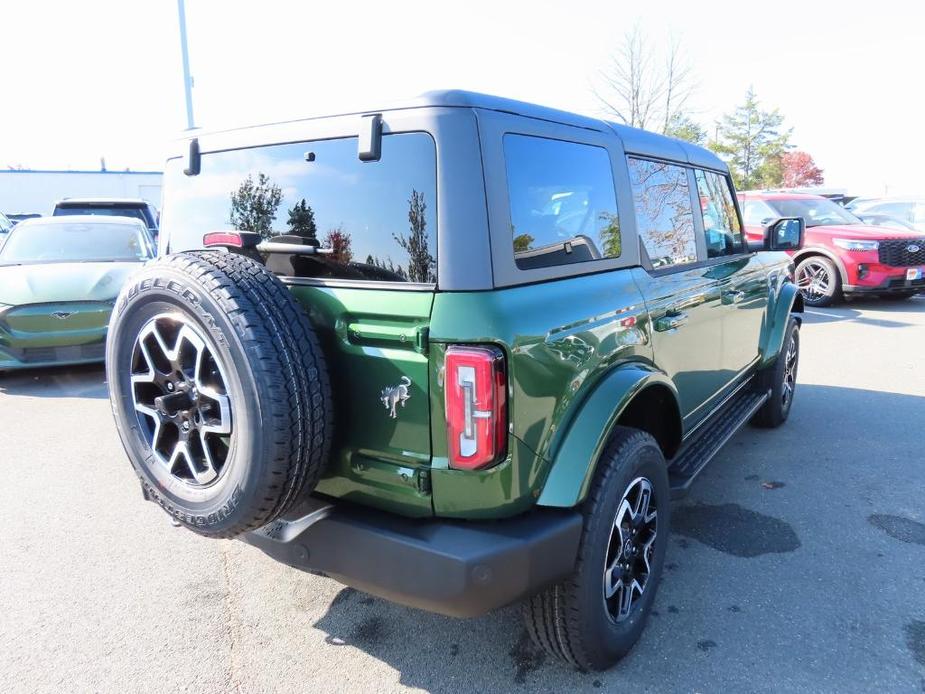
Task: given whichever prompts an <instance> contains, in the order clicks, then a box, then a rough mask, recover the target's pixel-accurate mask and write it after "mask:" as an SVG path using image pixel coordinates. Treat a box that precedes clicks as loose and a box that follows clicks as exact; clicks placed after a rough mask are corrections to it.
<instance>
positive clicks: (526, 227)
mask: <svg viewBox="0 0 925 694" xmlns="http://www.w3.org/2000/svg"><path fill="white" fill-rule="evenodd" d="M504 158H505V166H506V170H507V184H508V196H509V199H510V205H511V234H512V241H513V245H514V260H515V262H516V263H517V267H518V268H520V269H522V270H523V269H531V268H539V267H550V266H553V265H568V264H571V263H581V262H585V261H589V260H600V259H602V258H616V257H618V256H619V255H620V253H621V252H622V248H621V236H620V219H619V216H618V215H617V198H616V193H615V192H614V183H613V170H612V168H611V163H610V156H609V155H608V154H607V150H605V149H604V148H602V147H596V146H593V145H583V144H578V143H576V142H564V141H562V140H551V139H548V138H542V137H533V136H527V135H513V134H508V135H505V136H504Z"/></svg>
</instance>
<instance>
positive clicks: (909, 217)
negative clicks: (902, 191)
mask: <svg viewBox="0 0 925 694" xmlns="http://www.w3.org/2000/svg"><path fill="white" fill-rule="evenodd" d="M847 207H848V209H849V210H850V211H851V212H854V214H856V215H858V216H863V215H868V214H878V215H889V216H890V217H892V218H893V219H896V220H899V221H901V222H905V223H906V224H909V225H911V226H912V228H914V229H915V230H916V231H925V198H858V199H856V200H853V201H851V202H850V203H849V204H848V205H847Z"/></svg>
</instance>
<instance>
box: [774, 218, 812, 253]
mask: <svg viewBox="0 0 925 694" xmlns="http://www.w3.org/2000/svg"><path fill="white" fill-rule="evenodd" d="M805 233H806V222H805V221H804V220H803V218H802V217H782V218H780V219H777V220H775V221H773V222H771V223H770V224H768V225H767V226H765V228H764V244H765V249H767V250H769V251H798V250H800V249H801V248H802V247H803V235H804V234H805Z"/></svg>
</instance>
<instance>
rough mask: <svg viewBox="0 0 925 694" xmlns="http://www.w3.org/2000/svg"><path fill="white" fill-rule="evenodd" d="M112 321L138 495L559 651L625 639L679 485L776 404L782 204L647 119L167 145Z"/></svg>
mask: <svg viewBox="0 0 925 694" xmlns="http://www.w3.org/2000/svg"><path fill="white" fill-rule="evenodd" d="M164 183H165V195H164V200H165V204H164V208H163V213H162V223H161V236H160V251H161V256H162V257H160V258H159V259H158V260H157V261H156V262H154V263H151V264H149V265H147V266H146V267H145V268H144V269H143V270H142V271H141V272H139V273H138V275H136V276H135V277H134V278H133V279H132V280H131V281H130V282H129V284H128V285H127V286H126V287H125V288H124V289H123V291H122V293H121V295H120V297H119V300H118V302H117V305H116V309H115V311H114V314H113V319H112V324H111V327H110V332H109V337H108V341H107V351H106V362H107V374H108V379H109V383H110V387H111V398H112V406H113V412H114V414H115V418H116V424H117V426H118V429H119V433H120V435H121V438H122V441H123V444H124V446H125V450H126V452H127V454H128V457H129V459H130V461H131V463H132V465H133V466H134V468H135V471H136V472H137V474H138V476H139V478H140V480H141V486H142V491H143V494H144V496H145V498H147V499H149V500H152V501H154V502H156V503H158V504H160V505H161V506H162V507H163V508H164V509H165V510H166V511H167V512H168V513H169V514H170V515H171V516H173V517H174V518H175V519H176V520H177V521H178V522H179V523H181V524H182V525H185V526H186V527H188V528H189V529H191V530H193V531H195V532H197V533H200V534H201V535H203V536H207V537H218V538H229V537H237V538H239V539H241V540H243V541H245V542H248V543H251V544H252V545H255V546H256V547H258V548H260V549H261V550H263V551H264V552H265V553H267V554H268V555H270V556H271V557H274V558H275V559H278V560H279V561H282V562H285V563H287V564H290V565H292V566H294V567H297V568H299V569H302V570H306V571H313V572H319V573H322V574H325V575H327V576H330V577H332V578H334V579H335V580H338V581H340V582H342V583H345V584H348V585H351V586H354V587H356V588H358V589H360V590H364V591H367V592H369V593H372V594H375V595H378V596H381V597H383V598H386V599H389V600H394V601H396V602H399V603H403V604H406V605H411V606H414V607H418V608H423V609H425V610H432V611H436V612H440V613H444V614H448V615H454V616H459V617H468V616H473V615H479V614H483V613H485V612H487V611H489V610H492V609H494V608H498V607H501V606H503V605H507V604H510V603H512V602H515V601H521V600H522V601H523V602H524V610H525V617H526V624H527V628H528V630H529V632H530V633H531V635H532V636H533V638H534V639H535V641H536V642H537V643H538V644H539V645H540V646H541V647H543V648H544V649H546V650H547V651H548V652H549V653H551V654H554V655H555V656H558V657H560V658H562V659H563V660H565V661H567V662H569V663H572V664H573V665H576V666H578V667H581V668H590V669H600V668H606V667H608V666H610V665H611V664H613V663H614V662H615V661H616V660H618V659H619V658H620V657H621V656H623V655H624V654H626V653H627V652H628V651H629V649H630V648H631V647H632V645H633V644H634V643H635V642H636V640H637V639H638V638H639V635H640V633H641V631H642V629H643V627H644V624H645V621H646V618H647V615H648V614H649V612H650V610H651V607H652V603H653V600H654V597H655V592H656V589H657V586H658V582H659V578H660V576H661V573H662V565H663V561H664V557H665V550H666V546H667V542H668V533H669V526H670V515H671V509H670V504H671V499H672V498H675V497H678V496H681V495H683V494H684V492H685V491H686V490H687V489H688V488H689V487H690V485H691V483H692V481H693V480H694V478H695V477H696V475H697V473H699V472H700V470H701V469H702V468H703V467H704V465H706V463H707V462H708V461H709V460H710V459H711V458H712V457H713V456H714V455H715V454H716V452H717V451H718V450H719V448H720V447H721V446H722V445H723V444H724V443H725V442H726V441H728V440H729V438H730V437H731V436H732V435H733V434H734V433H735V432H736V431H737V430H738V429H739V428H740V427H742V426H743V425H745V424H746V423H747V422H750V421H751V422H754V423H756V424H758V425H761V426H777V425H779V424H781V423H783V422H784V420H786V419H787V416H788V414H789V412H790V408H791V403H792V402H793V395H794V388H795V385H796V380H795V379H796V372H797V363H798V358H799V345H800V342H799V327H800V316H799V314H800V312H802V308H803V307H802V302H801V300H800V296H799V292H798V291H797V288H796V286H795V285H794V283H793V267H792V264H791V262H790V259H789V257H788V256H787V255H786V253H785V251H788V250H790V251H792V250H794V249H796V248H798V247H799V246H800V244H801V242H802V235H803V223H802V221H801V220H799V219H780V220H775V221H774V222H772V223H771V224H770V225H769V226H768V227H767V228H766V229H765V235H764V240H763V241H762V242H761V243H759V244H757V245H756V246H749V245H748V243H747V241H746V239H745V237H744V235H743V228H742V221H741V215H740V212H739V209H738V204H737V202H736V196H735V192H734V190H733V187H732V183H731V181H730V178H729V174H728V170H727V168H726V166H725V165H724V164H723V162H722V161H720V160H719V159H717V158H716V157H715V156H714V155H713V154H711V153H710V152H708V151H706V150H704V149H701V148H699V147H695V146H693V145H690V144H687V143H683V142H680V141H677V140H672V139H668V138H665V137H662V136H659V135H654V134H651V133H647V132H644V131H640V130H635V129H632V128H627V127H623V126H619V125H614V124H611V123H608V122H604V121H600V120H595V119H592V118H585V117H581V116H578V115H575V114H571V113H566V112H561V111H556V110H552V109H548V108H542V107H539V106H533V105H529V104H524V103H519V102H515V101H510V100H506V99H500V98H495V97H490V96H484V95H479V94H472V93H467V92H459V91H449V92H434V93H428V94H426V95H424V96H422V97H420V98H419V99H417V100H415V101H412V102H410V103H407V104H402V105H400V106H397V107H394V108H390V109H384V110H371V111H368V112H363V113H356V114H350V115H340V116H333V117H325V118H314V119H307V120H301V121H292V122H286V123H279V124H274V125H266V126H260V127H253V128H246V129H241V130H232V131H223V132H216V133H211V134H208V133H202V134H200V133H197V134H195V136H194V137H193V138H192V139H189V140H184V141H182V142H180V143H178V145H177V147H176V150H175V151H174V152H173V153H172V154H171V156H170V158H169V160H168V162H167V165H166V171H165V181H164Z"/></svg>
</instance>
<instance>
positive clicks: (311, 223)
mask: <svg viewBox="0 0 925 694" xmlns="http://www.w3.org/2000/svg"><path fill="white" fill-rule="evenodd" d="M287 224H288V225H289V233H290V234H295V235H296V236H304V237H305V238H307V239H311V240H312V241H316V240H317V237H316V234H317V233H318V227H317V226H316V225H315V211H314V210H313V209H312V208H311V205H309V204H308V203H306V202H305V198H302V200H301V201H300V202H297V203H296V204H295V207H293V208H292V209H290V210H289V221H288V222H287Z"/></svg>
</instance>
